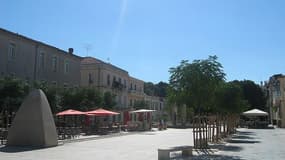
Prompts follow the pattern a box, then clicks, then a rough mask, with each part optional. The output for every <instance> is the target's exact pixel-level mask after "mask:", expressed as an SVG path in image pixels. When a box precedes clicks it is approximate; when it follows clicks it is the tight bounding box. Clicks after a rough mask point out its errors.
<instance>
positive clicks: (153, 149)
mask: <svg viewBox="0 0 285 160" xmlns="http://www.w3.org/2000/svg"><path fill="white" fill-rule="evenodd" d="M182 145H193V137H192V129H167V130H165V131H153V132H139V133H136V132H132V133H130V134H125V133H124V134H121V135H114V136H107V137H91V138H89V139H83V140H82V141H80V142H74V143H65V144H64V145H60V146H58V147H52V148H46V149H34V150H31V149H28V148H27V149H24V150H23V149H19V148H3V147H2V148H1V147H0V160H16V159H17V160H38V159H41V160H89V159H90V160H91V159H92V160H94V159H96V160H157V149H158V148H160V147H170V146H182ZM172 155H179V153H173V154H172ZM172 159H177V160H188V159H189V160H190V159H192V160H200V159H202V160H241V159H242V160H260V159H264V160H267V159H269V160H283V159H285V129H238V133H237V134H236V135H233V136H232V138H231V139H229V140H228V141H226V142H224V143H220V144H215V145H211V149H210V150H204V151H197V152H194V156H193V157H192V158H179V157H178V158H172Z"/></svg>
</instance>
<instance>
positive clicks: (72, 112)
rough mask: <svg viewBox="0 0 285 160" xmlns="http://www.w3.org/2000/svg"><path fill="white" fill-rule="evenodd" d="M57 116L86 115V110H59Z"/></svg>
mask: <svg viewBox="0 0 285 160" xmlns="http://www.w3.org/2000/svg"><path fill="white" fill-rule="evenodd" d="M56 115H57V116H66V115H86V113H85V112H81V111H77V110H73V109H68V110H65V111H62V112H59V113H57V114H56Z"/></svg>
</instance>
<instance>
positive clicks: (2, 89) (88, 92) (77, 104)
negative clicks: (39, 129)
mask: <svg viewBox="0 0 285 160" xmlns="http://www.w3.org/2000/svg"><path fill="white" fill-rule="evenodd" d="M32 89H42V90H43V91H44V92H45V94H46V96H47V99H48V101H49V103H50V106H51V109H52V112H53V113H57V112H59V111H62V110H65V109H77V110H82V111H87V110H90V109H94V108H98V107H102V106H104V108H108V109H112V108H113V107H114V106H115V105H116V102H115V95H114V94H112V93H111V92H105V93H102V92H100V91H98V90H97V89H95V88H62V87H54V86H49V85H47V84H46V83H40V82H34V83H33V84H30V83H27V82H26V81H23V80H20V79H15V78H9V77H6V78H3V79H0V113H2V114H4V113H5V112H10V113H11V112H16V111H17V110H18V108H19V106H20V105H21V103H22V102H23V99H24V98H25V97H26V96H27V95H28V93H29V92H30V91H31V90H32Z"/></svg>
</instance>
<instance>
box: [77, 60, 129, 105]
mask: <svg viewBox="0 0 285 160" xmlns="http://www.w3.org/2000/svg"><path fill="white" fill-rule="evenodd" d="M80 72H81V86H83V87H94V88H97V89H99V90H100V91H102V92H103V93H104V92H107V91H109V92H111V93H113V94H115V95H116V102H117V106H116V107H118V108H127V106H128V84H129V74H128V72H127V71H125V70H123V69H121V68H118V67H116V66H114V65H112V64H109V63H106V62H103V61H101V60H99V59H96V58H93V57H85V58H83V59H82V61H81V71H80Z"/></svg>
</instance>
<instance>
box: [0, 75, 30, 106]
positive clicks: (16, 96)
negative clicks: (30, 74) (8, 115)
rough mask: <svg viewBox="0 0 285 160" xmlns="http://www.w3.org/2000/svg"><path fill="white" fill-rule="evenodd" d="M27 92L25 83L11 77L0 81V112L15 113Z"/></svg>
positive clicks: (27, 85)
mask: <svg viewBox="0 0 285 160" xmlns="http://www.w3.org/2000/svg"><path fill="white" fill-rule="evenodd" d="M29 90H30V87H29V84H28V83H26V82H25V81H22V80H19V79H16V78H11V77H6V78H4V79H0V112H3V111H4V110H5V111H9V112H16V111H17V110H18V108H19V107H20V105H21V103H22V101H23V99H24V98H25V96H26V95H27V94H28V92H29Z"/></svg>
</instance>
